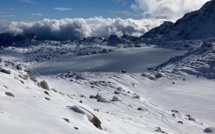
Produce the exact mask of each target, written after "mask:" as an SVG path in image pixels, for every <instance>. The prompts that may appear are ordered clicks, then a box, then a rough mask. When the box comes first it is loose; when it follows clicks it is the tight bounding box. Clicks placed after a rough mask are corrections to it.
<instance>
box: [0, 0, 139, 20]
mask: <svg viewBox="0 0 215 134" xmlns="http://www.w3.org/2000/svg"><path fill="white" fill-rule="evenodd" d="M120 1H121V2H120ZM132 3H134V1H133V0H123V1H122V0H1V1H0V19H2V20H14V21H28V20H29V21H35V20H41V19H44V18H49V19H62V18H90V17H95V16H97V17H98V16H101V17H104V18H117V17H119V18H123V19H125V18H140V17H142V16H140V15H138V12H137V11H135V10H132V8H131V5H132Z"/></svg>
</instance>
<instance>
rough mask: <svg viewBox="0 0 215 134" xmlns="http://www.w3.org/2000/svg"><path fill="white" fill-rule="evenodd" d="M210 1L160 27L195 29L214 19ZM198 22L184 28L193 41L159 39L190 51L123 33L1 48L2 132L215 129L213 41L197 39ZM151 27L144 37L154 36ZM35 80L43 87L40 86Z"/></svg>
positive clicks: (185, 132)
mask: <svg viewBox="0 0 215 134" xmlns="http://www.w3.org/2000/svg"><path fill="white" fill-rule="evenodd" d="M214 2H215V1H214V0H213V1H210V2H208V3H207V4H206V5H205V6H203V8H202V9H200V11H197V12H194V13H190V14H187V15H185V17H184V18H183V19H181V20H180V21H178V22H177V24H175V25H174V26H172V24H170V23H169V24H166V25H163V27H161V28H157V30H158V32H159V31H164V32H167V33H166V34H167V36H164V37H165V38H168V39H183V37H184V34H182V36H175V34H177V33H178V32H180V31H181V30H182V31H183V30H185V34H186V33H187V31H188V33H189V31H190V30H192V28H194V27H195V26H197V27H199V25H191V23H190V22H199V23H201V22H207V23H206V24H211V22H213V21H214V19H212V20H211V19H204V18H205V17H204V16H205V15H206V16H207V14H208V12H209V13H210V12H212V11H214V6H213V5H214ZM193 15H195V16H194V17H193ZM208 15H209V16H208V17H209V18H214V14H208ZM192 18H194V19H192ZM189 19H191V20H190V21H188V20H189ZM196 20H197V21H196ZM199 20H203V21H199ZM185 22H189V24H190V25H186V24H187V23H185ZM199 23H197V24H199ZM166 26H167V27H166ZM184 26H188V28H187V29H186V28H184ZM204 26H205V27H206V28H205V29H204V30H202V29H203V28H204V27H202V28H199V29H197V31H196V32H193V33H189V34H188V37H190V38H195V39H197V40H191V41H190V40H184V39H183V40H179V41H172V42H168V43H166V44H160V46H162V47H166V48H174V49H181V50H187V51H188V52H187V51H178V50H170V49H164V48H156V47H154V46H151V45H149V44H147V45H146V44H143V43H141V42H144V40H145V39H141V38H133V37H127V36H124V37H123V39H121V38H118V37H116V36H115V37H114V38H115V39H117V40H115V39H109V40H106V41H105V39H102V38H93V37H92V38H87V39H84V40H83V41H77V42H71V41H64V42H59V41H33V42H32V41H25V42H19V43H17V44H16V43H15V45H17V46H16V47H6V48H1V49H0V130H1V133H2V134H14V133H16V134H23V133H30V134H43V133H44V134H45V133H48V134H49V133H51V134H71V133H75V134H94V133H95V134H155V133H166V134H205V133H211V134H215V131H214V130H215V129H214V128H215V116H214V113H215V106H214V104H215V99H214V96H215V91H214V86H215V79H214V78H215V43H214V42H215V41H214V39H204V40H200V38H199V36H200V35H201V34H204V32H205V31H207V30H208V26H207V25H204ZM171 27H173V29H171ZM166 28H167V29H166ZM169 28H170V29H169ZM213 29H214V28H211V29H209V30H213ZM157 30H156V29H155V30H154V31H152V33H151V34H152V35H151V34H150V36H157V37H159V34H156V31H157ZM201 30H202V32H201ZM199 31H200V32H199ZM154 34H156V35H154ZM168 34H170V35H168ZM211 35H212V33H208V34H205V35H204V36H203V37H202V38H207V37H209V36H211ZM128 38H132V39H131V40H130V39H128ZM165 38H164V39H165ZM111 40H112V41H113V42H111ZM146 40H147V39H146ZM148 41H149V42H150V41H151V42H153V41H155V42H156V41H157V40H153V39H152V40H151V39H148ZM115 43H116V44H115ZM108 45H109V46H108ZM134 46H136V48H135V47H134ZM137 46H142V47H137ZM125 47H128V48H125ZM175 56H176V57H175ZM41 81H45V82H44V83H47V84H48V87H49V88H47V89H43V88H42V86H41V85H40V83H41Z"/></svg>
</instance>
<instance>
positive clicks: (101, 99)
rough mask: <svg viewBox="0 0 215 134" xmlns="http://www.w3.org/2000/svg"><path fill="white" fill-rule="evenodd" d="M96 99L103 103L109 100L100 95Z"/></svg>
mask: <svg viewBox="0 0 215 134" xmlns="http://www.w3.org/2000/svg"><path fill="white" fill-rule="evenodd" d="M97 101H98V102H103V103H110V101H108V100H107V99H105V98H102V97H101V98H98V99H97Z"/></svg>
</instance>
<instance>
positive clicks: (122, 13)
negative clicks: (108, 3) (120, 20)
mask: <svg viewBox="0 0 215 134" xmlns="http://www.w3.org/2000/svg"><path fill="white" fill-rule="evenodd" d="M107 13H111V14H119V15H120V14H121V15H125V16H131V15H132V13H131V12H129V11H107Z"/></svg>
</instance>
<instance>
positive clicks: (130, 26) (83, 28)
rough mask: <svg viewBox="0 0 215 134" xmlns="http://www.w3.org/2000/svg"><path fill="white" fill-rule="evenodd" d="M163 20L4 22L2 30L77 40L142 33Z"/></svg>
mask: <svg viewBox="0 0 215 134" xmlns="http://www.w3.org/2000/svg"><path fill="white" fill-rule="evenodd" d="M163 21H164V20H163V19H142V20H133V19H120V18H117V19H110V18H102V17H95V18H88V19H82V18H75V19H61V20H51V19H44V20H42V21H37V22H16V21H13V22H7V23H6V22H4V23H0V31H1V32H2V33H3V32H8V33H11V34H14V35H17V34H29V33H34V34H35V35H36V36H37V39H40V40H53V39H54V40H77V39H83V38H85V37H93V36H96V37H105V38H107V37H109V36H110V35H112V34H115V35H118V36H122V35H123V34H126V35H132V36H140V35H142V34H144V33H145V32H146V31H148V30H149V29H151V28H154V27H156V26H158V25H160V24H161V23H162V22H163Z"/></svg>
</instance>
